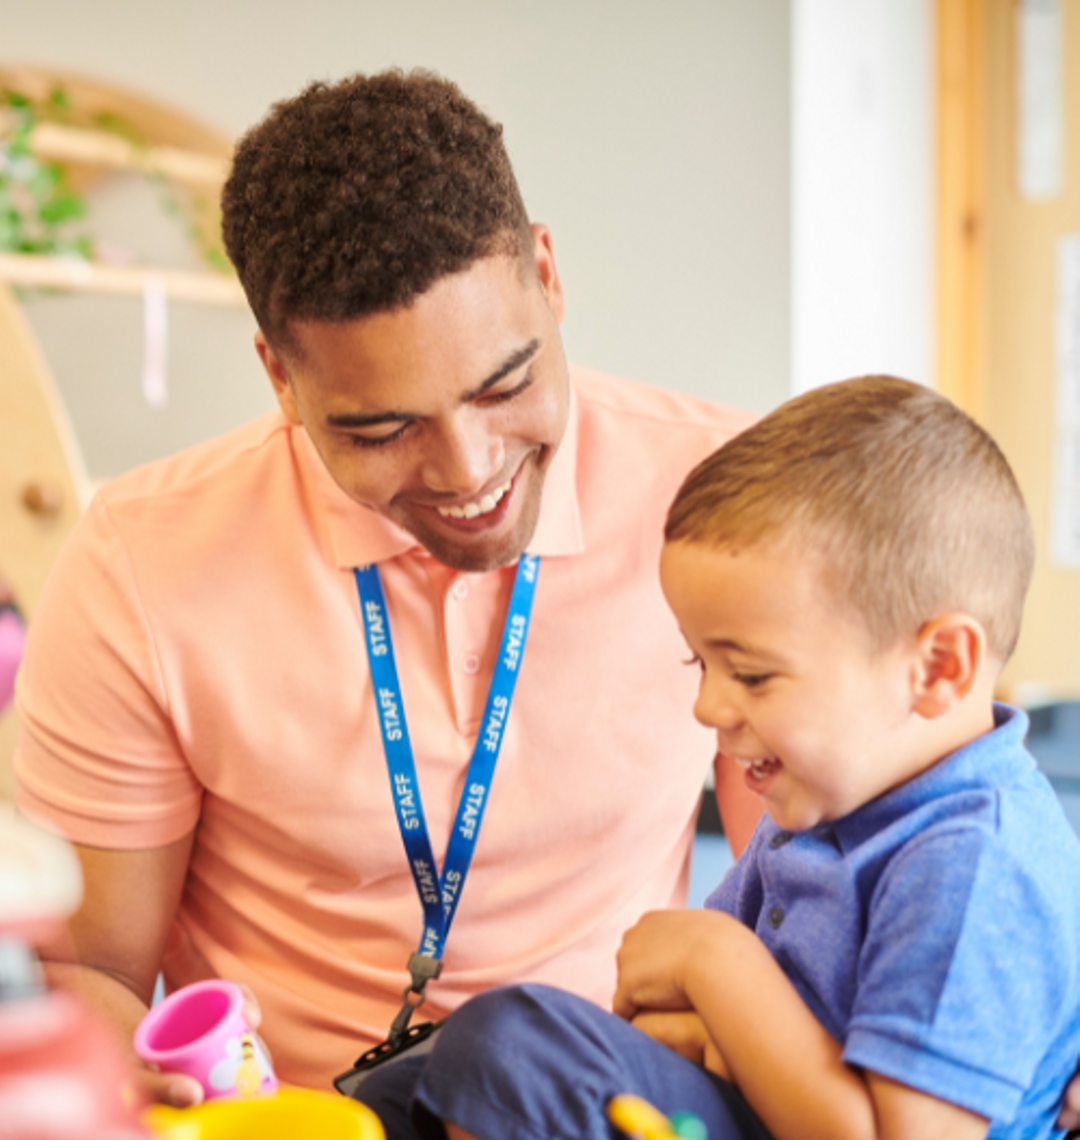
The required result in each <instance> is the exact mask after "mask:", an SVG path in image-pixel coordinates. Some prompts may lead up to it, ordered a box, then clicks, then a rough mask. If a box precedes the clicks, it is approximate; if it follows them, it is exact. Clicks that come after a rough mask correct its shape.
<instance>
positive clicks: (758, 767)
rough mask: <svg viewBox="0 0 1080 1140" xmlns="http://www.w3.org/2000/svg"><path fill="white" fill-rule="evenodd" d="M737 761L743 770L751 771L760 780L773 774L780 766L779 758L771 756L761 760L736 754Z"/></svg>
mask: <svg viewBox="0 0 1080 1140" xmlns="http://www.w3.org/2000/svg"><path fill="white" fill-rule="evenodd" d="M735 763H736V764H738V765H739V767H740V768H742V769H743V770H745V771H749V772H751V773H752V774H753V775H754V776H756V777H757V778H758V779H759V780H760V779H764V777H766V776H770V775H772V773H773V772H775V771H776V770H777V768H779V767H780V761H779V760H773V759H771V758H769V757H766V758H764V759H761V760H743V759H741V758H740V757H738V756H736V757H735Z"/></svg>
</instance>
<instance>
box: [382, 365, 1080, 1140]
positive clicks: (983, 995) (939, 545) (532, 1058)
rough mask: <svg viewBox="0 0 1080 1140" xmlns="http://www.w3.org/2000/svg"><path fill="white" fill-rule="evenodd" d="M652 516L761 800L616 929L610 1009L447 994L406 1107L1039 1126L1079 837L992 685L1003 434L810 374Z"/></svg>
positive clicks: (1010, 521) (892, 386) (1076, 948)
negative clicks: (703, 889) (760, 807)
mask: <svg viewBox="0 0 1080 1140" xmlns="http://www.w3.org/2000/svg"><path fill="white" fill-rule="evenodd" d="M666 539H667V543H666V546H665V549H664V553H663V558H662V563H661V577H662V581H663V586H664V591H665V594H666V596H667V599H668V601H669V603H670V604H671V607H672V609H673V610H674V612H675V615H676V616H677V618H678V620H679V623H680V625H681V627H682V630H683V633H684V635H685V637H686V640H687V642H688V644H689V646H690V649H691V652H692V654H693V662H694V663H695V664H696V665H698V667H700V669H701V672H702V677H701V688H700V693H699V696H698V701H697V704H696V706H695V710H694V711H695V714H696V716H697V717H698V719H699V720H701V721H702V722H704V723H706V724H708V725H710V726H712V727H714V728H715V729H716V733H717V743H718V747H719V749H720V751H721V752H723V753H726V754H728V755H730V756H733V757H735V758H736V759H737V760H738V761H739V763H740V764H741V766H742V767H743V768H744V769H745V779H746V782H747V784H748V785H749V787H750V788H752V789H753V790H754V791H755V792H757V793H758V794H759V795H760V796H761V799H762V801H763V804H764V807H765V811H766V818H765V819H764V820H763V821H762V823H761V825H760V826H759V828H758V830H757V832H756V833H755V835H754V838H753V840H752V841H751V844H750V847H749V848H748V849H747V851H746V853H745V854H744V855H743V857H742V859H741V860H740V861H739V863H738V864H737V865H736V866H735V867H734V868H733V870H732V871H731V872H730V874H729V875H728V876H727V878H726V879H725V880H724V882H723V883H722V884H721V885H720V887H719V888H718V890H717V891H716V892H714V894H713V895H712V896H711V898H710V899H709V901H708V903H707V904H706V906H707V909H706V910H704V911H682V912H678V911H664V912H656V913H652V914H649V915H647V916H646V917H645V918H644V919H643V920H642V921H641V922H640V923H639V924H638V925H637V926H636V927H634V928H633V929H632V930H631V931H630V932H629V933H628V934H627V935H626V938H625V940H624V943H623V947H622V949H621V951H620V954H619V981H618V988H617V991H616V994H615V1000H614V1009H615V1013H616V1014H618V1015H619V1016H618V1017H615V1016H612V1015H611V1014H607V1013H605V1012H603V1011H601V1010H599V1009H597V1008H596V1007H594V1006H591V1005H589V1004H588V1003H587V1002H584V1001H582V1000H580V999H577V998H573V997H571V996H569V995H566V994H562V993H561V992H559V991H556V990H552V989H547V988H544V987H538V986H524V987H514V988H510V989H506V990H500V991H494V992H492V993H490V994H487V995H484V996H482V997H480V998H477V999H475V1000H473V1001H472V1002H470V1003H468V1004H467V1005H466V1006H464V1007H463V1008H462V1009H461V1010H459V1011H458V1013H456V1014H455V1015H454V1016H453V1017H452V1018H451V1019H450V1021H449V1022H448V1023H447V1025H446V1026H445V1027H444V1029H443V1032H442V1036H441V1039H440V1040H439V1042H438V1044H437V1045H436V1046H435V1049H434V1050H433V1052H432V1053H431V1055H430V1058H429V1059H428V1060H427V1063H426V1065H424V1067H423V1071H422V1072H421V1073H420V1076H419V1080H418V1083H417V1086H416V1095H415V1098H414V1103H413V1117H412V1120H413V1124H414V1125H415V1126H416V1127H417V1128H419V1130H420V1131H421V1132H426V1131H428V1129H429V1128H430V1127H431V1126H432V1125H433V1124H434V1121H435V1119H436V1118H441V1119H442V1120H443V1121H445V1122H446V1123H447V1130H448V1132H449V1134H450V1136H451V1138H452V1140H454V1138H456V1137H460V1136H461V1135H463V1134H472V1135H475V1136H478V1137H480V1138H481V1140H526V1138H528V1140H534V1138H535V1140H538V1138H543V1137H555V1136H575V1137H578V1136H581V1137H597V1138H600V1137H604V1138H606V1137H608V1136H610V1135H612V1131H611V1128H610V1126H609V1124H608V1123H607V1120H606V1116H605V1110H606V1106H607V1103H608V1101H609V1100H610V1098H611V1097H612V1096H614V1095H615V1094H617V1093H628V1092H629V1093H637V1094H638V1095H641V1096H643V1097H645V1098H646V1099H648V1100H651V1101H652V1102H653V1103H654V1104H656V1105H657V1106H658V1107H659V1108H660V1109H661V1110H663V1111H665V1112H668V1113H671V1112H673V1111H676V1110H687V1111H690V1112H693V1113H695V1114H696V1115H698V1116H699V1117H702V1118H703V1120H704V1121H705V1123H706V1125H707V1127H708V1130H709V1138H710V1140H725V1138H726V1137H730V1136H739V1137H765V1136H766V1135H771V1136H773V1137H776V1138H777V1140H787V1138H788V1137H792V1138H794V1137H798V1138H799V1140H809V1138H813V1137H827V1138H829V1140H837V1138H841V1137H848V1136H852V1137H876V1136H881V1137H890V1138H891V1137H913V1138H915V1137H917V1138H918V1140H933V1138H934V1137H948V1138H949V1140H966V1138H968V1137H982V1136H986V1135H987V1134H989V1135H990V1136H991V1137H995V1138H997V1137H1017V1138H1019V1137H1024V1138H1030V1137H1042V1136H1050V1135H1052V1134H1054V1118H1055V1116H1056V1114H1057V1111H1058V1102H1059V1100H1060V1094H1061V1090H1062V1089H1063V1088H1064V1086H1065V1083H1066V1082H1067V1081H1068V1079H1069V1078H1070V1076H1071V1075H1072V1073H1073V1070H1074V1068H1075V1064H1076V1056H1077V1052H1078V1050H1080V891H1078V887H1080V844H1078V843H1077V840H1076V838H1075V836H1074V835H1073V833H1072V831H1071V829H1070V827H1069V825H1068V823H1067V822H1066V820H1065V818H1064V815H1063V813H1062V811H1061V809H1060V807H1059V805H1058V803H1057V801H1056V799H1055V797H1054V794H1053V792H1052V791H1051V789H1050V787H1049V785H1048V784H1047V783H1046V781H1045V780H1044V779H1043V777H1042V776H1041V775H1040V774H1039V773H1038V772H1037V771H1036V768H1035V764H1034V761H1033V760H1032V759H1031V757H1030V756H1029V755H1028V753H1027V752H1026V751H1025V750H1024V748H1023V739H1024V734H1025V732H1026V728H1027V720H1026V718H1025V716H1024V714H1023V713H1021V712H1019V711H1017V710H1015V709H1011V708H1009V707H1007V706H1004V705H996V704H994V702H993V691H994V685H995V681H996V679H997V677H998V674H999V672H1000V670H1001V667H1002V665H1003V664H1004V663H1005V661H1006V660H1007V659H1008V657H1009V655H1010V653H1011V652H1012V650H1013V648H1014V646H1015V644H1016V639H1017V635H1018V632H1019V625H1020V615H1021V609H1022V605H1023V599H1024V594H1025V591H1026V589H1027V585H1028V581H1029V579H1030V575H1031V568H1032V562H1033V541H1032V536H1031V527H1030V523H1029V520H1028V516H1027V512H1026V510H1025V508H1024V504H1023V500H1022V498H1021V495H1020V492H1019V489H1018V488H1017V486H1016V482H1015V480H1014V478H1013V476H1012V473H1011V472H1010V470H1009V468H1008V465H1007V464H1006V462H1005V460H1004V458H1003V457H1002V455H1001V453H1000V452H999V451H998V449H997V447H996V446H995V445H994V443H993V441H992V440H991V439H990V438H989V437H988V436H987V435H986V433H985V432H983V431H982V430H981V429H980V428H979V427H978V426H977V425H976V424H974V423H973V422H972V421H971V420H970V419H968V417H967V416H965V415H964V414H963V413H962V412H960V411H959V410H958V409H956V408H955V407H954V406H953V405H951V404H950V403H948V401H946V400H944V399H942V398H941V397H939V396H937V395H935V394H934V393H933V392H930V391H928V390H926V389H924V388H921V387H919V386H917V385H914V384H909V383H906V382H904V381H901V380H896V379H892V378H889V377H869V378H865V379H862V380H856V381H850V382H847V383H843V384H836V385H832V386H831V387H828V388H824V389H819V390H817V391H815V392H812V393H809V394H807V395H805V396H802V397H800V398H799V399H796V400H793V401H791V402H790V403H788V404H786V405H785V406H784V407H782V408H781V409H779V410H778V411H777V412H775V413H773V414H772V415H770V416H768V417H766V418H765V419H764V420H762V421H761V422H759V423H758V424H757V425H755V426H754V427H752V428H751V429H749V430H748V431H746V432H745V433H743V434H742V435H740V436H738V437H737V438H735V439H734V440H732V442H731V443H729V444H727V445H726V446H724V447H723V448H721V450H720V451H718V452H717V453H715V454H714V455H713V456H712V457H710V458H709V459H708V460H706V461H705V462H704V463H703V464H701V465H700V466H699V467H698V468H697V470H696V471H694V472H693V473H692V474H691V475H690V477H689V478H688V479H687V481H686V483H685V484H684V485H683V487H682V489H681V491H680V492H679V495H678V497H677V498H676V500H675V503H674V504H673V506H672V508H671V511H670V514H669V516H668V523H667V529H666ZM520 902H521V905H527V900H520ZM620 1018H621V1019H623V1020H620ZM403 1063H404V1062H403ZM415 1064H417V1066H418V1067H419V1066H420V1065H421V1064H423V1062H422V1061H417V1062H415ZM372 1079H373V1080H374V1079H375V1078H374V1077H373V1078H372ZM372 1091H374V1089H373V1090H372Z"/></svg>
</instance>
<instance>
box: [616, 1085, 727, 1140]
mask: <svg viewBox="0 0 1080 1140" xmlns="http://www.w3.org/2000/svg"><path fill="white" fill-rule="evenodd" d="M608 1120H610V1121H611V1123H612V1124H614V1125H615V1127H616V1128H618V1129H620V1130H621V1131H623V1132H625V1133H627V1135H629V1136H636V1137H638V1138H639V1140H707V1136H706V1133H705V1125H704V1124H702V1122H701V1121H700V1120H699V1119H698V1118H697V1117H696V1116H694V1115H693V1114H692V1113H689V1112H676V1113H674V1114H673V1115H672V1116H671V1118H670V1119H669V1118H668V1117H666V1116H665V1115H664V1114H663V1113H662V1112H660V1111H659V1110H658V1109H656V1108H654V1107H653V1106H652V1105H651V1104H649V1102H648V1101H647V1100H642V1099H641V1097H639V1096H632V1095H630V1094H629V1093H624V1094H623V1095H622V1096H615V1097H612V1098H611V1100H610V1101H609V1102H608Z"/></svg>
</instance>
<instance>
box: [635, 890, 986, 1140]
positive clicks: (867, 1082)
mask: <svg viewBox="0 0 1080 1140" xmlns="http://www.w3.org/2000/svg"><path fill="white" fill-rule="evenodd" d="M687 1008H689V1009H692V1010H694V1011H695V1012H696V1013H697V1014H699V1015H700V1017H701V1020H702V1023H703V1025H704V1027H705V1029H706V1031H707V1032H708V1035H709V1037H710V1038H711V1040H712V1041H713V1043H714V1044H715V1046H716V1048H717V1051H718V1052H719V1054H720V1057H721V1059H722V1061H723V1063H724V1064H725V1065H726V1067H727V1069H728V1070H729V1072H730V1073H731V1080H732V1082H733V1083H734V1084H735V1085H736V1086H737V1087H738V1088H739V1090H740V1091H741V1092H742V1094H743V1095H744V1096H745V1097H746V1099H747V1101H748V1102H749V1104H750V1106H751V1107H752V1108H753V1109H754V1111H755V1112H756V1113H757V1114H758V1116H760V1117H761V1119H762V1121H763V1122H764V1123H765V1126H766V1127H767V1128H768V1130H769V1131H770V1132H771V1133H772V1135H773V1136H775V1137H776V1138H777V1140H789V1138H790V1140H796V1138H797V1140H815V1138H818V1137H820V1138H821V1140H847V1138H849V1137H850V1138H852V1140H877V1138H879V1137H880V1138H882V1140H899V1138H901V1137H911V1138H912V1140H915V1138H918V1140H929V1138H936V1137H938V1136H941V1137H946V1136H947V1137H949V1138H950V1140H979V1138H981V1137H983V1136H985V1135H986V1132H987V1130H988V1122H987V1121H986V1120H985V1119H983V1118H982V1117H979V1116H975V1115H974V1114H972V1113H969V1112H966V1111H964V1110H963V1109H960V1108H957V1107H956V1106H955V1105H951V1104H948V1103H946V1102H944V1101H940V1100H937V1099H936V1098H934V1097H931V1096H927V1095H926V1094H923V1093H920V1092H917V1091H915V1090H914V1089H910V1088H907V1087H906V1086H904V1085H898V1084H896V1083H895V1082H893V1081H887V1080H885V1079H884V1078H881V1077H877V1076H873V1075H869V1074H868V1076H867V1079H863V1077H862V1076H861V1075H860V1074H859V1073H857V1072H856V1071H855V1070H854V1069H852V1068H850V1067H849V1066H848V1065H846V1064H845V1063H844V1061H843V1057H842V1050H841V1046H840V1044H839V1043H838V1042H837V1041H836V1040H835V1039H834V1038H833V1037H831V1036H830V1035H829V1033H828V1032H827V1031H826V1030H825V1028H824V1027H823V1026H822V1025H821V1024H820V1023H819V1022H818V1021H817V1019H816V1018H815V1017H814V1015H813V1014H812V1013H811V1012H810V1010H809V1008H808V1007H807V1005H806V1003H805V1002H804V1001H803V1000H802V998H801V997H800V995H799V993H798V991H797V990H796V989H795V987H794V986H793V985H792V984H791V982H790V981H788V979H787V977H786V975H785V974H784V972H783V971H782V970H781V969H780V967H779V966H778V965H777V964H776V961H775V959H774V958H773V957H772V955H771V954H770V953H769V951H768V950H767V949H766V947H765V946H764V944H763V943H762V942H761V941H760V939H758V937H757V936H756V935H755V934H754V932H753V931H752V930H750V929H748V928H747V927H745V926H743V925H742V923H740V922H738V921H737V920H736V919H734V918H732V917H730V916H729V915H725V914H719V913H717V912H715V911H660V912H656V913H653V914H648V915H646V916H645V917H644V918H643V919H642V920H641V922H639V923H638V925H637V926H635V927H634V928H633V929H632V930H630V931H629V932H628V933H627V935H626V937H625V939H624V940H623V945H622V948H621V949H620V951H619V981H618V988H617V990H616V993H615V999H614V1009H615V1012H616V1013H618V1014H619V1015H620V1016H622V1017H626V1018H628V1019H631V1020H633V1019H634V1018H635V1017H636V1016H637V1015H638V1014H639V1011H641V1010H643V1009H661V1010H663V1009H687Z"/></svg>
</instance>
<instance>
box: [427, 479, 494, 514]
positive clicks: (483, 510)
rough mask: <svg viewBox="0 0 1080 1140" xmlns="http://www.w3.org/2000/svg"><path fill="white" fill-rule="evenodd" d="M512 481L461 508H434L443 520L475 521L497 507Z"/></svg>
mask: <svg viewBox="0 0 1080 1140" xmlns="http://www.w3.org/2000/svg"><path fill="white" fill-rule="evenodd" d="M511 482H512V480H507V482H505V483H504V484H503V485H502V486H501V487H496V488H495V490H494V491H491V492H489V493H488V494H486V495H485V496H484V497H483V498H482V499H480V500H479V502H476V503H466V504H465V506H463V507H436V508H435V509H436V510H437V511H438V512H439V514H440V515H442V517H443V518H444V519H475V518H479V517H480V516H481V515H486V514H487V513H488V512H489V511H493V510H494V509H495V508H496V507H497V506H498V505H499V500H500V499H501V498H502V497H503V495H505V494H506V492H507V491H509V490H510V484H511Z"/></svg>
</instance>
